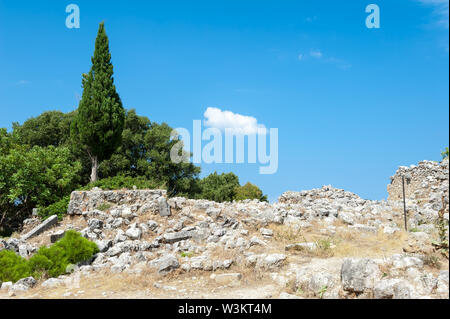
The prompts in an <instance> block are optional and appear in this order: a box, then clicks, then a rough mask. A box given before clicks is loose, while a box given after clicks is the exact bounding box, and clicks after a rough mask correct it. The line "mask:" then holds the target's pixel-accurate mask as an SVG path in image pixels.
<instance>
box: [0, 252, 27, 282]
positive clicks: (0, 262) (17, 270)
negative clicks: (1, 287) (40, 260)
mask: <svg viewBox="0 0 450 319" xmlns="http://www.w3.org/2000/svg"><path fill="white" fill-rule="evenodd" d="M30 273H31V271H30V265H29V264H28V262H27V260H26V259H25V258H22V257H20V256H19V255H17V254H16V253H15V252H13V251H10V250H2V251H0V282H7V281H12V282H16V281H17V280H19V279H22V278H25V277H29V276H30Z"/></svg>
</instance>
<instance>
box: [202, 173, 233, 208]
mask: <svg viewBox="0 0 450 319" xmlns="http://www.w3.org/2000/svg"><path fill="white" fill-rule="evenodd" d="M199 184H200V189H201V193H200V194H199V195H198V196H197V198H198V199H208V200H212V201H215V202H219V203H221V202H231V201H233V200H234V199H235V196H236V188H237V187H239V186H240V185H239V178H238V177H237V176H236V175H235V174H233V173H227V174H225V173H223V174H220V175H219V174H217V172H214V173H212V174H210V175H208V176H207V177H205V178H203V179H202V180H201V181H200V183H199Z"/></svg>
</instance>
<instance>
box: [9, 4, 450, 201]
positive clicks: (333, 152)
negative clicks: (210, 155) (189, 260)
mask: <svg viewBox="0 0 450 319" xmlns="http://www.w3.org/2000/svg"><path fill="white" fill-rule="evenodd" d="M71 3H74V4H77V5H78V6H79V8H80V15H81V27H80V28H79V29H68V28H66V26H65V20H66V17H67V15H68V14H67V13H66V12H65V8H66V6H67V5H68V4H71ZM370 3H376V4H377V5H378V6H379V7H380V15H381V28H380V29H367V28H366V27H365V19H366V16H367V15H368V14H367V13H366V12H365V7H366V6H367V5H368V4H370ZM101 21H105V25H106V31H107V34H108V36H109V38H110V49H111V53H112V59H113V64H114V68H115V81H116V86H117V90H118V92H119V94H120V96H121V98H122V101H123V104H124V106H125V107H126V108H135V109H136V110H137V112H138V114H141V115H145V116H148V117H149V118H150V119H151V120H152V121H157V122H163V121H165V122H167V123H168V124H169V125H171V126H172V127H185V128H188V129H191V130H192V120H195V119H203V118H204V117H203V114H204V112H205V110H206V109H207V108H208V107H216V108H219V109H221V110H229V111H232V112H234V113H239V114H243V115H246V116H251V117H254V118H256V119H257V121H258V123H261V124H263V125H265V126H266V127H267V128H278V129H279V168H278V172H277V173H276V174H274V175H260V174H258V167H259V165H257V164H233V165H230V164H210V165H206V164H203V165H202V176H204V175H206V174H209V173H210V172H213V171H214V170H217V171H219V172H228V171H233V172H235V173H236V174H237V175H238V176H239V178H240V180H241V183H245V182H247V181H251V182H254V183H256V184H257V185H259V186H260V187H261V188H262V189H263V191H264V192H265V193H267V194H269V198H270V200H272V201H273V200H276V199H277V197H278V196H279V195H280V194H281V193H282V192H284V191H286V190H302V189H310V188H314V187H320V186H322V185H328V184H331V185H333V186H335V187H338V188H344V189H346V190H349V191H353V192H355V193H357V194H359V195H360V196H362V197H364V198H368V199H383V198H386V196H387V192H386V186H387V184H388V183H389V176H391V175H393V174H394V173H395V171H396V169H397V167H398V166H400V165H411V164H416V163H417V162H418V161H420V160H424V159H427V160H440V151H442V150H443V149H444V147H445V146H448V144H449V142H448V141H449V139H448V136H449V119H448V116H449V91H448V86H449V83H448V82H449V74H448V69H449V65H448V62H449V56H448V54H449V48H448V42H449V39H448V1H443V0H395V1H392V0H390V1H375V0H374V1H356V0H355V1H232V0H227V1H211V0H210V1H170V2H169V1H84V0H83V1H74V0H72V1H61V0H58V1H12V0H0V127H7V128H8V129H10V128H11V123H12V122H15V121H17V122H23V121H25V120H26V119H27V118H29V117H31V116H36V115H39V114H40V113H41V112H43V111H45V110H61V111H64V112H68V111H71V110H73V109H75V108H76V107H77V105H78V99H79V97H80V96H81V93H82V91H81V74H82V73H84V72H87V71H89V68H90V57H91V56H92V53H93V48H94V40H95V36H96V33H97V29H98V23H99V22H101Z"/></svg>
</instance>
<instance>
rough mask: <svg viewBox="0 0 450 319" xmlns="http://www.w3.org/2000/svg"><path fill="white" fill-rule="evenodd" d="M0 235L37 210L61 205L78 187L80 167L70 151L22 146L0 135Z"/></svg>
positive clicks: (1, 132)
mask: <svg viewBox="0 0 450 319" xmlns="http://www.w3.org/2000/svg"><path fill="white" fill-rule="evenodd" d="M0 136H1V139H0V149H1V151H2V156H1V157H0V232H2V231H3V232H5V231H6V232H8V230H10V229H12V228H17V226H18V225H20V224H21V222H22V221H23V219H25V218H27V217H28V216H29V215H30V213H31V211H32V209H33V208H34V207H46V206H48V205H50V204H52V203H55V202H57V201H59V200H60V199H61V198H62V197H63V196H65V195H67V194H70V192H71V191H72V190H73V189H74V188H76V187H77V185H78V180H79V172H80V171H81V164H80V162H79V161H73V159H72V157H71V154H70V150H69V149H68V148H67V147H55V146H48V147H39V146H33V147H32V148H30V147H29V146H28V145H20V144H17V143H16V142H15V139H14V138H13V137H12V136H11V135H10V134H8V133H6V132H5V131H4V130H2V131H0Z"/></svg>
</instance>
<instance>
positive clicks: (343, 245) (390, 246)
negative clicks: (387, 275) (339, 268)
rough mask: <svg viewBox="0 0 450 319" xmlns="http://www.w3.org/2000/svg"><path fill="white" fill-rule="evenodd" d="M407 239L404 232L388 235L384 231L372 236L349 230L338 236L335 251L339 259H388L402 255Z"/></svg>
mask: <svg viewBox="0 0 450 319" xmlns="http://www.w3.org/2000/svg"><path fill="white" fill-rule="evenodd" d="M407 237H408V234H407V233H406V232H404V231H400V232H397V233H395V234H393V235H386V234H384V233H383V232H382V231H378V232H377V233H376V234H371V233H361V232H358V231H354V230H347V231H342V232H338V233H337V234H336V236H335V238H334V241H335V244H336V248H334V249H333V251H334V255H335V256H337V257H386V256H390V255H392V254H396V253H401V252H402V247H403V245H404V243H405V241H406V240H407Z"/></svg>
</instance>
